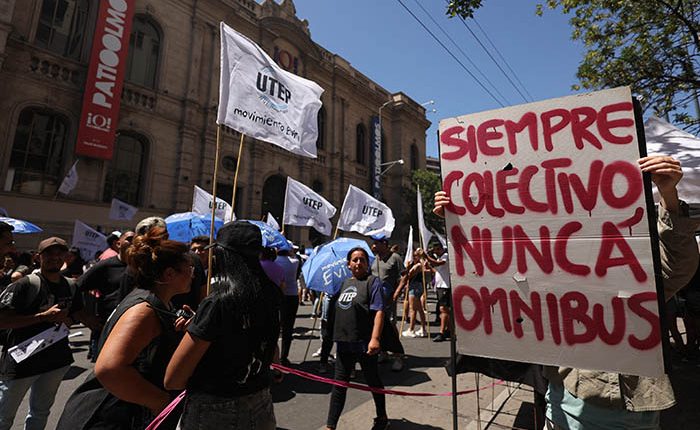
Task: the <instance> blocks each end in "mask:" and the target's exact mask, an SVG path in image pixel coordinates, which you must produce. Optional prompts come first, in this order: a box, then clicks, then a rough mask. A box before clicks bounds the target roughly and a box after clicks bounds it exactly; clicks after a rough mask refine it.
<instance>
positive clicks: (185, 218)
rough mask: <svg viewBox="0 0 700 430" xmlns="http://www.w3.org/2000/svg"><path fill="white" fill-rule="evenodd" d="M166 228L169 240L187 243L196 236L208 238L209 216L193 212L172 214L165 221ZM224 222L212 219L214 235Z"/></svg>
mask: <svg viewBox="0 0 700 430" xmlns="http://www.w3.org/2000/svg"><path fill="white" fill-rule="evenodd" d="M165 224H166V226H167V227H168V236H169V237H170V239H171V240H177V241H179V242H185V243H187V242H189V241H191V240H192V238H193V237H196V236H209V232H210V230H211V215H201V214H197V213H194V212H182V213H177V214H172V215H170V216H169V217H167V218H166V219H165ZM223 225H224V222H223V221H222V220H221V219H219V218H214V235H215V236H216V233H217V232H218V231H219V229H220V228H221V226H223Z"/></svg>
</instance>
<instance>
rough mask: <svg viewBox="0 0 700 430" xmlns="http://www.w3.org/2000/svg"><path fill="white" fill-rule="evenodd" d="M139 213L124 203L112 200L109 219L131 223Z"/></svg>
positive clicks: (136, 209)
mask: <svg viewBox="0 0 700 430" xmlns="http://www.w3.org/2000/svg"><path fill="white" fill-rule="evenodd" d="M136 212H138V208H135V207H133V206H131V205H130V204H128V203H124V202H123V201H121V200H119V199H112V207H111V208H110V209H109V219H112V220H116V221H131V219H132V218H133V217H134V215H135V214H136Z"/></svg>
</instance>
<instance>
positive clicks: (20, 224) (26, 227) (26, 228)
mask: <svg viewBox="0 0 700 430" xmlns="http://www.w3.org/2000/svg"><path fill="white" fill-rule="evenodd" d="M0 221H1V222H6V223H8V224H10V225H11V226H12V227H14V230H12V233H19V234H25V233H40V232H42V231H44V230H42V229H40V228H39V227H38V226H36V225H34V224H32V223H30V222H29V221H22V220H21V219H14V218H7V217H0Z"/></svg>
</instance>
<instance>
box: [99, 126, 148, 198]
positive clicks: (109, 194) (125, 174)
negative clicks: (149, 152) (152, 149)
mask: <svg viewBox="0 0 700 430" xmlns="http://www.w3.org/2000/svg"><path fill="white" fill-rule="evenodd" d="M147 147H148V140H147V139H146V138H145V137H143V136H141V135H139V134H135V133H125V132H122V133H120V134H119V137H118V138H117V142H116V145H115V147H114V157H112V159H111V160H110V161H109V162H108V164H107V176H106V177H105V188H104V193H103V194H102V200H103V201H105V202H110V201H112V198H113V197H116V198H118V199H119V200H121V201H123V202H126V203H129V204H130V205H134V206H138V204H139V199H140V197H141V189H142V188H143V187H142V184H141V182H142V180H143V170H144V164H145V163H144V160H145V159H146V148H147Z"/></svg>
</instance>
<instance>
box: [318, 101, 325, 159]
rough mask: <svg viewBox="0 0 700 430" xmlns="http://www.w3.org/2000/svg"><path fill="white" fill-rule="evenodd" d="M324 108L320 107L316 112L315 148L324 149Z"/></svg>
mask: <svg viewBox="0 0 700 430" xmlns="http://www.w3.org/2000/svg"><path fill="white" fill-rule="evenodd" d="M325 137H326V108H324V107H323V106H321V109H319V110H318V138H316V148H318V149H324V148H325V147H326V142H325Z"/></svg>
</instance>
